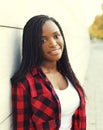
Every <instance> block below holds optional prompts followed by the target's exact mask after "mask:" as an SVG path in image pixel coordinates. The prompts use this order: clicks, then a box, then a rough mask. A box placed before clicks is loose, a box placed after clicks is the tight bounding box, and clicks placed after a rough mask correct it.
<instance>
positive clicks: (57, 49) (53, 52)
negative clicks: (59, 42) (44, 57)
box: [48, 48, 61, 55]
mask: <svg viewBox="0 0 103 130" xmlns="http://www.w3.org/2000/svg"><path fill="white" fill-rule="evenodd" d="M60 52H61V48H56V49H53V50H51V51H49V52H48V53H50V54H52V55H57V54H59V53H60Z"/></svg>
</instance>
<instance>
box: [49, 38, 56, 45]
mask: <svg viewBox="0 0 103 130" xmlns="http://www.w3.org/2000/svg"><path fill="white" fill-rule="evenodd" d="M49 45H50V47H54V46H57V42H56V40H55V39H54V38H51V39H50V41H49Z"/></svg>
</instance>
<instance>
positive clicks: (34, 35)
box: [11, 15, 80, 86]
mask: <svg viewBox="0 0 103 130" xmlns="http://www.w3.org/2000/svg"><path fill="white" fill-rule="evenodd" d="M48 20H51V21H52V22H54V23H55V24H56V25H57V27H58V28H59V30H60V33H61V35H62V37H63V41H64V50H63V54H62V57H61V59H60V60H59V61H58V63H57V68H58V69H59V70H60V71H61V72H62V73H63V74H65V75H66V76H67V77H68V78H69V80H70V81H71V82H72V84H73V85H74V86H76V85H75V82H76V83H78V84H80V83H79V81H78V79H77V78H76V76H75V74H74V72H73V70H72V68H71V65H70V62H69V58H68V54H67V48H66V42H65V38H64V34H63V31H62V28H61V26H60V24H59V23H58V22H57V21H56V20H55V19H54V18H52V17H49V16H47V15H37V16H34V17H32V18H31V19H30V20H29V21H27V23H26V25H25V26H24V29H23V39H22V40H23V41H22V61H21V65H20V68H19V70H18V71H17V72H16V73H15V74H14V76H13V77H12V78H11V82H12V83H13V84H14V83H17V82H18V81H19V80H21V79H22V78H23V77H24V76H25V74H26V73H27V72H29V71H31V70H32V68H33V67H34V66H38V65H40V64H41V63H42V51H41V36H42V26H43V24H44V23H45V22H46V21H48Z"/></svg>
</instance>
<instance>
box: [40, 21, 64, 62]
mask: <svg viewBox="0 0 103 130" xmlns="http://www.w3.org/2000/svg"><path fill="white" fill-rule="evenodd" d="M63 48H64V41H63V38H62V35H61V32H60V31H59V28H58V27H57V26H56V24H55V23H54V22H52V21H50V20H48V21H47V22H46V23H45V24H44V25H43V29H42V52H43V58H44V59H45V60H43V63H45V62H49V61H52V62H55V63H56V62H57V61H58V60H59V59H60V58H61V55H62V52H63ZM43 63H42V64H43Z"/></svg>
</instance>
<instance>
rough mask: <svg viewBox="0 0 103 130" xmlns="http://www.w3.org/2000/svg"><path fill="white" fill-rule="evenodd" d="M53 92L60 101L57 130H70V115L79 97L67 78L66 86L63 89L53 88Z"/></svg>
mask: <svg viewBox="0 0 103 130" xmlns="http://www.w3.org/2000/svg"><path fill="white" fill-rule="evenodd" d="M55 92H56V94H57V95H58V97H59V100H60V103H61V126H60V129H59V130H70V129H71V127H72V116H73V114H74V112H75V110H76V109H77V108H78V106H79V104H80V98H79V95H78V93H77V91H76V89H75V88H74V87H73V85H72V84H71V83H70V81H69V80H68V87H67V88H66V89H64V90H59V89H56V88H55Z"/></svg>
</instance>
